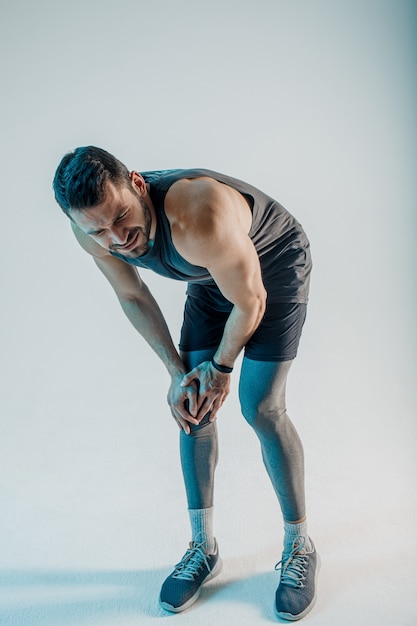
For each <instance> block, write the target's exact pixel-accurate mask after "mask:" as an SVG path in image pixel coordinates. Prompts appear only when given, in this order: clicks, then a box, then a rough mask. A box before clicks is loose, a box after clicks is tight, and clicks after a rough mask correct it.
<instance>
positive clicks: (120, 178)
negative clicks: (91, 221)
mask: <svg viewBox="0 0 417 626" xmlns="http://www.w3.org/2000/svg"><path fill="white" fill-rule="evenodd" d="M108 180H110V181H111V182H112V183H113V184H115V185H118V186H122V185H128V184H130V176H129V171H128V169H127V167H126V166H125V165H123V163H121V162H120V161H119V160H118V159H116V157H114V156H113V155H112V154H110V153H109V152H106V150H102V149H101V148H96V147H95V146H84V147H81V148H76V150H74V151H73V152H68V154H66V155H65V156H64V157H63V158H62V160H61V162H60V164H59V165H58V167H57V170H56V172H55V176H54V181H53V187H54V192H55V199H56V201H57V202H58V204H59V206H60V207H61V209H62V210H63V211H64V213H66V215H68V216H69V213H70V210H71V209H88V208H89V207H93V206H97V204H100V202H102V201H103V199H104V193H105V183H106V182H107V181H108Z"/></svg>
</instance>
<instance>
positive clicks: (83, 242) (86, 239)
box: [71, 222, 111, 259]
mask: <svg viewBox="0 0 417 626" xmlns="http://www.w3.org/2000/svg"><path fill="white" fill-rule="evenodd" d="M71 228H72V232H73V233H74V235H75V238H76V240H77V241H78V243H79V244H80V246H81V247H82V248H83V250H85V251H86V252H88V254H91V255H92V256H93V257H96V258H97V259H100V258H103V257H105V256H111V255H110V253H109V252H108V251H107V250H105V249H104V248H102V247H101V246H99V244H98V243H97V242H96V241H94V240H93V239H91V237H90V236H89V235H86V234H85V233H84V232H83V231H82V230H81V228H79V227H78V226H77V225H76V224H75V223H74V222H71Z"/></svg>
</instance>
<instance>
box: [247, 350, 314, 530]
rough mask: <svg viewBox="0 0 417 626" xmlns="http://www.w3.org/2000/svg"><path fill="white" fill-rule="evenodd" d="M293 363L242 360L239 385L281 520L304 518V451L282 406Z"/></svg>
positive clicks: (284, 404) (294, 520)
mask: <svg viewBox="0 0 417 626" xmlns="http://www.w3.org/2000/svg"><path fill="white" fill-rule="evenodd" d="M291 364H292V361H275V362H274V361H266V362H265V361H254V360H251V359H248V358H246V357H245V358H244V359H243V364H242V371H241V376H240V384H239V397H240V402H241V407H242V413H243V415H244V417H245V419H246V420H247V422H248V423H249V424H250V425H251V426H252V428H253V429H254V431H255V433H256V434H257V436H258V438H259V441H260V444H261V450H262V458H263V461H264V464H265V467H266V470H267V472H268V475H269V477H270V479H271V482H272V485H273V487H274V489H275V492H276V494H277V496H278V499H279V502H280V505H281V510H282V513H283V516H284V520H285V521H287V522H293V523H295V522H300V521H302V520H304V519H305V515H306V507H305V492H304V452H303V446H302V443H301V441H300V438H299V436H298V434H297V431H296V430H295V428H294V425H293V424H292V422H291V421H290V419H289V417H288V415H287V411H286V403H285V388H286V382H287V375H288V372H289V369H290V367H291Z"/></svg>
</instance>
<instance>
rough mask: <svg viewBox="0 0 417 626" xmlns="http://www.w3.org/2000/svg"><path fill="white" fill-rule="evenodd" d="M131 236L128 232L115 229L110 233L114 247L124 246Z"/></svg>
mask: <svg viewBox="0 0 417 626" xmlns="http://www.w3.org/2000/svg"><path fill="white" fill-rule="evenodd" d="M128 236H129V233H128V231H124V230H123V229H120V228H115V227H113V228H112V230H111V231H110V241H111V243H112V245H116V246H124V245H125V243H126V241H127V238H128Z"/></svg>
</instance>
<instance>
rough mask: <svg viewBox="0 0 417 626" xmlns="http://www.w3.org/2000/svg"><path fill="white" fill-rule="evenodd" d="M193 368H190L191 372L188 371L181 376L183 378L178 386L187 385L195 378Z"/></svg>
mask: <svg viewBox="0 0 417 626" xmlns="http://www.w3.org/2000/svg"><path fill="white" fill-rule="evenodd" d="M195 369H196V368H194V369H193V370H191V372H188V374H185V375H184V376H183V379H182V381H181V383H180V387H187V386H188V385H189V384H190V383H192V381H193V380H194V379H195V378H196V374H195Z"/></svg>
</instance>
